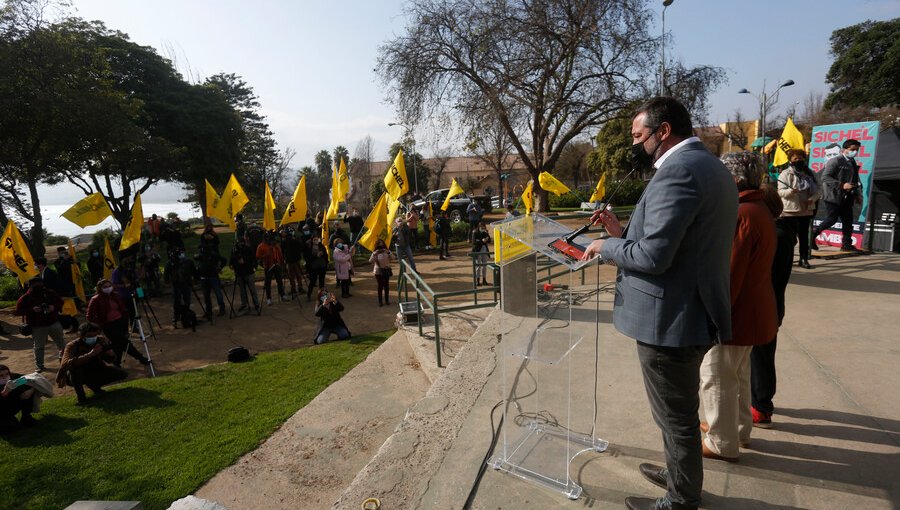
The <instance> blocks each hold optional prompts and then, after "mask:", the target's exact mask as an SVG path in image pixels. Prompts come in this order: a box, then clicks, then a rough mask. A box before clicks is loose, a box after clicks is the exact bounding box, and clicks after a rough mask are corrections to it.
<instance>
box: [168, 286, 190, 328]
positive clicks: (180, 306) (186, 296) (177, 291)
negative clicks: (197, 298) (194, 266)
mask: <svg viewBox="0 0 900 510" xmlns="http://www.w3.org/2000/svg"><path fill="white" fill-rule="evenodd" d="M190 307H191V286H190V285H172V321H173V322H174V321H177V320H178V318H179V317H181V311H182V310H184V309H187V308H190Z"/></svg>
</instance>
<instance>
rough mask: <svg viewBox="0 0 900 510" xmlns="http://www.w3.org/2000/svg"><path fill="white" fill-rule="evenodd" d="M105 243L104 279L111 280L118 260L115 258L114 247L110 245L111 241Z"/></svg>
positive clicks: (107, 240)
mask: <svg viewBox="0 0 900 510" xmlns="http://www.w3.org/2000/svg"><path fill="white" fill-rule="evenodd" d="M105 241H106V242H105V243H104V246H103V278H105V279H107V280H109V279H111V278H112V272H113V269H115V268H116V259H115V257H114V256H113V251H112V247H110V245H109V239H106V240H105Z"/></svg>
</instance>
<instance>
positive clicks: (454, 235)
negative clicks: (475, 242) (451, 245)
mask: <svg viewBox="0 0 900 510" xmlns="http://www.w3.org/2000/svg"><path fill="white" fill-rule="evenodd" d="M468 234H469V223H468V222H465V221H460V222H459V223H451V224H450V242H453V241H468V240H469V236H468Z"/></svg>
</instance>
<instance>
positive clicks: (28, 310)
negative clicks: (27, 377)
mask: <svg viewBox="0 0 900 510" xmlns="http://www.w3.org/2000/svg"><path fill="white" fill-rule="evenodd" d="M60 310H62V299H61V298H60V297H59V294H57V293H56V292H55V291H54V290H52V289H50V288H47V287H46V286H45V285H44V280H43V279H42V278H40V277H34V278H32V279H31V280H28V291H27V292H25V294H23V295H22V296H21V297H20V298H19V300H18V301H17V302H16V313H15V314H16V315H20V316H22V317H24V318H25V325H24V326H22V334H23V335H26V336H27V335H31V338H32V340H34V366H35V371H36V372H43V371H44V370H45V368H44V346H45V345H46V344H47V338H48V337H49V338H52V339H53V342H54V343H55V344H56V346H57V347H58V348H59V352H60V354H61V353H62V350H63V348H64V347H65V341H64V340H63V327H62V324H60V322H59V312H60Z"/></svg>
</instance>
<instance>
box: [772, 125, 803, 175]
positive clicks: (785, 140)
mask: <svg viewBox="0 0 900 510" xmlns="http://www.w3.org/2000/svg"><path fill="white" fill-rule="evenodd" d="M804 148H805V145H804V143H803V133H801V132H800V130H799V129H797V126H795V125H794V121H793V120H791V118H790V117H788V119H787V122H785V123H784V129H783V130H782V131H781V138H779V139H778V140H776V145H775V159H774V160H772V164H773V165H775V166H781V165H784V164H786V163H788V156H787V151H789V150H791V149H801V150H802V149H804Z"/></svg>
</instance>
